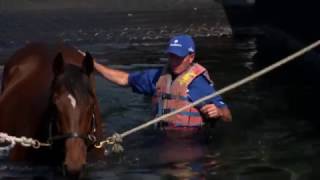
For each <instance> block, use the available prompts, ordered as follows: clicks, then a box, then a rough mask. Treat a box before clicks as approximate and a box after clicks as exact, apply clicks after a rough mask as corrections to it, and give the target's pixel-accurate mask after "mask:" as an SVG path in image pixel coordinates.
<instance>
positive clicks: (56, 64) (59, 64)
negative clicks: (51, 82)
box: [53, 52, 64, 75]
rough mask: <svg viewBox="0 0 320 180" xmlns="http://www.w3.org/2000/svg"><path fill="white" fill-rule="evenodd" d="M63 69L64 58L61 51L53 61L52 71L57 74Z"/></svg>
mask: <svg viewBox="0 0 320 180" xmlns="http://www.w3.org/2000/svg"><path fill="white" fill-rule="evenodd" d="M63 71H64V60H63V56H62V53H61V52H60V53H59V54H58V55H57V56H56V57H55V58H54V61H53V72H54V74H55V75H59V74H61V73H63Z"/></svg>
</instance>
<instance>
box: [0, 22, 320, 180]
mask: <svg viewBox="0 0 320 180" xmlns="http://www.w3.org/2000/svg"><path fill="white" fill-rule="evenodd" d="M110 19H112V18H110ZM109 25H110V24H109ZM158 26H159V24H156V25H150V27H151V29H152V28H155V29H156V27H158ZM184 27H185V26H184ZM144 28H145V27H144ZM118 30H119V32H118V33H123V34H125V35H128V34H130V37H135V36H138V35H139V34H135V33H141V32H146V29H143V31H141V32H140V31H134V30H133V29H130V28H129V29H119V28H118V29H117V28H116V30H115V31H118ZM128 31H130V33H128ZM54 32H55V31H54ZM70 32H73V31H70ZM113 32H114V31H113ZM51 33H53V32H51ZM68 33H69V32H68ZM77 33H78V34H79V33H80V34H81V37H84V34H85V33H86V31H84V30H82V31H81V32H80V31H78V32H75V34H74V36H80V35H77ZM49 34H50V32H49ZM102 34H103V33H102ZM20 35H21V32H20V34H19V36H20ZM105 35H106V34H105ZM19 36H18V37H19ZM21 36H22V35H21ZM62 36H65V37H67V36H69V35H67V33H64V34H63V35H62ZM99 36H100V34H97V37H99ZM112 36H113V38H117V37H118V36H116V35H112ZM195 36H196V42H197V60H199V62H200V63H202V64H203V65H205V66H206V67H207V68H208V69H209V70H210V72H211V75H212V77H213V80H214V81H215V85H216V87H217V88H218V89H220V88H222V87H223V86H225V85H227V84H229V83H232V82H235V81H236V80H239V79H241V78H243V77H245V76H247V75H249V74H251V73H252V72H253V63H254V61H253V57H254V55H255V54H256V53H257V49H256V46H255V36H254V35H250V34H249V35H248V36H247V37H246V38H241V39H231V38H228V37H220V38H217V37H212V36H209V37H205V36H203V35H202V34H201V33H200V34H199V35H198V36H197V34H195ZM88 37H89V36H88ZM90 37H92V39H91V40H90V38H88V39H89V40H90V41H81V43H79V41H77V40H74V39H72V38H71V42H74V44H77V45H78V47H80V48H81V49H82V50H89V51H90V52H91V51H92V54H94V55H95V57H97V58H98V60H99V61H100V62H102V63H104V64H108V65H111V66H113V67H116V68H120V69H123V70H127V71H134V70H141V69H144V68H148V67H155V66H159V65H162V64H164V63H165V62H166V61H167V59H166V57H165V55H164V54H163V51H164V48H165V44H166V41H167V39H166V38H165V37H166V36H163V38H160V39H157V38H153V39H151V40H143V39H142V38H138V40H135V41H134V42H130V41H122V40H119V39H109V40H107V41H108V42H104V41H105V40H106V39H104V38H102V39H99V38H97V37H94V36H90ZM139 37H142V36H139ZM113 41H115V42H113ZM2 46H3V47H2ZM19 46H20V45H17V44H14V45H12V46H10V45H6V44H5V43H4V44H0V47H1V48H4V49H7V50H3V51H2V52H3V54H1V57H4V56H5V54H6V53H7V52H12V51H13V50H14V49H16V48H18V47H19ZM8 54H9V53H7V55H8ZM96 79H97V94H98V97H99V103H100V105H101V110H102V115H103V119H104V124H103V127H104V131H105V133H106V134H107V135H111V134H113V133H114V132H118V133H121V132H124V131H126V130H128V129H130V128H133V127H135V126H137V125H140V124H142V123H144V122H146V121H148V120H150V119H151V118H152V117H151V108H150V101H151V100H150V98H147V97H144V96H141V95H138V94H134V93H132V92H131V90H130V89H128V88H120V87H118V86H115V85H113V84H111V83H109V82H106V81H105V80H103V79H102V78H101V77H100V76H97V77H96ZM257 82H259V80H257V81H254V82H251V83H249V84H246V85H245V86H243V87H241V88H239V89H237V90H233V91H231V92H229V93H227V94H225V95H223V97H224V99H225V101H226V102H227V103H228V106H229V107H230V109H231V110H232V113H233V119H234V121H233V123H231V124H224V123H217V125H216V127H215V128H213V129H208V132H207V134H206V135H207V137H206V138H203V139H202V138H200V139H198V138H193V139H182V140H179V141H177V140H175V139H168V138H164V137H163V136H162V134H161V133H159V132H156V131H155V130H154V129H153V128H152V127H150V128H149V129H147V130H144V131H143V132H139V133H136V134H133V135H131V136H129V137H127V138H126V139H125V142H124V144H123V145H124V148H125V153H124V154H122V155H120V156H119V155H115V154H110V156H108V157H106V158H105V159H103V160H101V161H98V162H89V164H88V166H87V168H86V171H85V173H84V176H83V179H151V180H153V179H218V180H222V179H225V180H232V179H234V180H248V179H249V180H251V179H252V180H253V179H259V180H260V179H262V180H263V179H274V180H286V179H288V180H289V179H298V180H300V179H301V180H302V179H317V177H319V176H317V175H318V174H317V172H316V171H315V168H316V167H319V166H318V165H319V162H320V159H319V157H320V156H319V152H320V142H319V139H318V137H319V136H318V135H317V133H316V130H314V129H313V128H314V127H312V126H310V124H308V122H306V121H303V120H302V121H297V120H296V118H295V117H293V116H292V115H291V112H290V110H289V109H288V108H287V105H286V101H284V99H281V97H280V98H279V96H277V98H274V97H273V93H275V92H274V91H269V90H270V89H268V87H265V88H264V89H261V88H257V86H258V84H259V83H257ZM266 97H268V98H267V99H266ZM270 107H273V109H271V110H270V109H269V108H270ZM0 162H1V163H0V164H1V165H0V178H1V179H63V178H62V177H61V176H60V171H59V169H51V168H49V167H34V166H30V165H28V164H24V163H21V164H12V163H11V162H8V161H7V160H6V157H5V156H2V157H1V159H0Z"/></svg>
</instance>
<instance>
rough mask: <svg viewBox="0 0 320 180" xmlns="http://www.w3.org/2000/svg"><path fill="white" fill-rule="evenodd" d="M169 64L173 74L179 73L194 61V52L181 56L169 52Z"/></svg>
mask: <svg viewBox="0 0 320 180" xmlns="http://www.w3.org/2000/svg"><path fill="white" fill-rule="evenodd" d="M168 56H169V66H170V69H171V71H172V73H173V74H175V75H179V74H181V73H183V72H184V71H185V70H187V69H188V68H189V67H190V65H191V64H192V62H193V59H194V54H189V55H187V56H186V57H179V56H177V55H175V54H172V53H169V54H168Z"/></svg>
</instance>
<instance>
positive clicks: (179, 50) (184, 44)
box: [167, 35, 195, 57]
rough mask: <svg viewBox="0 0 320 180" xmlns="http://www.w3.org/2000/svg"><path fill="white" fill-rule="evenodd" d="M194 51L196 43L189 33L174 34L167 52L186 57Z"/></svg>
mask: <svg viewBox="0 0 320 180" xmlns="http://www.w3.org/2000/svg"><path fill="white" fill-rule="evenodd" d="M194 52H195V44H194V41H193V39H192V37H191V36H189V35H178V36H174V37H172V38H171V39H170V41H169V46H168V49H167V53H172V54H175V55H177V56H179V57H186V56H187V55H188V54H190V53H194Z"/></svg>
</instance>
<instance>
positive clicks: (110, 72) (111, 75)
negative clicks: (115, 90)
mask: <svg viewBox="0 0 320 180" xmlns="http://www.w3.org/2000/svg"><path fill="white" fill-rule="evenodd" d="M94 68H95V69H96V71H98V72H99V73H100V74H101V75H102V76H103V77H104V78H106V79H107V80H109V81H111V82H113V83H115V84H117V85H120V86H128V79H129V74H128V73H127V72H124V71H120V70H116V69H112V68H109V67H107V66H104V65H102V64H99V63H97V62H96V61H94Z"/></svg>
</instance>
